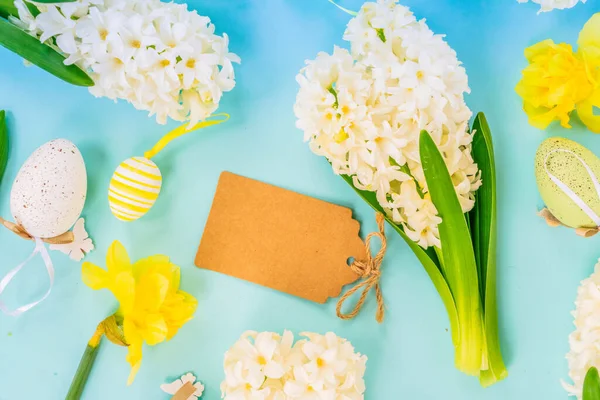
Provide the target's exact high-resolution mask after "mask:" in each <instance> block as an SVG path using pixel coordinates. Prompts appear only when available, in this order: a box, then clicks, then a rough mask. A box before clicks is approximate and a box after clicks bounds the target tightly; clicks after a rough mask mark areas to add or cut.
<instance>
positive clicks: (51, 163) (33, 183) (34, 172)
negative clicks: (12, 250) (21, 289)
mask: <svg viewBox="0 0 600 400" xmlns="http://www.w3.org/2000/svg"><path fill="white" fill-rule="evenodd" d="M86 193H87V176H86V170H85V163H84V162H83V157H82V156H81V153H80V152H79V149H77V146H75V145H74V144H73V143H71V142H70V141H68V140H66V139H56V140H52V141H50V142H48V143H46V144H44V145H43V146H41V147H39V148H38V149H37V150H36V151H34V152H33V154H32V155H31V156H30V157H29V158H28V159H27V161H25V163H24V164H23V166H22V167H21V170H20V171H19V173H18V174H17V177H16V179H15V181H14V183H13V186H12V191H11V193H10V209H11V212H12V215H13V218H14V219H15V222H16V223H17V224H19V225H21V226H22V227H23V228H25V230H26V231H27V232H28V233H29V234H30V235H32V236H35V237H39V238H43V239H46V238H52V237H55V236H59V235H62V234H63V233H65V232H67V231H68V230H69V229H71V227H72V226H73V224H75V222H76V221H77V218H79V216H80V215H81V212H82V211H83V205H84V204H85V197H86Z"/></svg>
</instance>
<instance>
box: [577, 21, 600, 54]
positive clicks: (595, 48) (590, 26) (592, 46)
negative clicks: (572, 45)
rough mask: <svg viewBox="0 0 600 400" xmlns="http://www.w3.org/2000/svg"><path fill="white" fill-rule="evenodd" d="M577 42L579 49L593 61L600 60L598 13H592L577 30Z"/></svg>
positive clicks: (599, 22)
mask: <svg viewBox="0 0 600 400" xmlns="http://www.w3.org/2000/svg"><path fill="white" fill-rule="evenodd" d="M577 44H578V45H579V49H580V51H583V52H584V53H585V54H586V55H587V56H588V57H589V58H591V59H592V60H593V61H595V62H598V61H600V13H596V14H594V15H592V17H591V18H590V19H589V20H588V21H587V22H586V23H585V25H584V26H583V29H582V30H581V32H579V39H578V40H577Z"/></svg>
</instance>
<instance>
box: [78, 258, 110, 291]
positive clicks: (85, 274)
mask: <svg viewBox="0 0 600 400" xmlns="http://www.w3.org/2000/svg"><path fill="white" fill-rule="evenodd" d="M81 278H82V280H83V283H85V284H86V285H87V286H89V287H90V288H92V289H94V290H99V289H104V288H106V287H107V278H108V273H107V272H106V270H104V269H102V268H100V267H98V266H97V265H94V264H92V263H90V262H87V261H86V262H84V263H83V265H82V266H81Z"/></svg>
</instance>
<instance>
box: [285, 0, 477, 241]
mask: <svg viewBox="0 0 600 400" xmlns="http://www.w3.org/2000/svg"><path fill="white" fill-rule="evenodd" d="M344 39H345V40H347V41H349V42H350V51H348V50H345V49H341V48H338V47H334V50H333V54H327V53H323V52H321V53H319V54H318V55H317V57H316V59H315V60H311V61H307V62H306V67H304V68H303V69H302V70H301V72H300V74H299V75H298V76H297V81H298V83H299V85H300V90H299V92H298V95H297V98H296V104H295V106H294V111H295V114H296V117H297V118H298V120H297V123H296V125H297V127H298V128H299V129H301V130H303V131H304V138H305V140H306V141H308V142H309V145H310V148H311V149H312V151H313V152H314V153H316V154H318V155H321V156H325V157H326V158H327V160H328V161H329V162H330V163H331V165H332V168H333V171H334V172H335V173H336V174H344V175H348V176H350V177H352V180H353V183H354V186H356V187H357V188H358V189H361V190H367V191H372V192H375V194H376V197H377V201H378V202H379V204H380V205H381V206H382V207H383V209H384V210H385V211H386V212H387V214H388V215H389V216H390V217H391V218H392V219H393V221H394V222H395V223H397V224H399V225H402V226H403V227H404V229H405V232H406V234H407V235H408V236H409V237H410V238H411V239H412V240H414V241H415V242H417V243H418V244H419V245H420V246H422V247H430V246H438V247H439V246H440V240H439V232H438V225H439V223H440V222H441V219H440V218H439V217H438V216H437V210H436V209H435V206H434V205H433V203H432V201H431V199H430V197H429V194H428V191H427V184H426V181H425V176H424V173H423V169H422V166H421V161H420V156H419V135H420V132H421V131H422V130H427V131H428V132H429V133H430V135H431V136H432V138H433V140H434V141H435V142H436V144H437V145H438V148H439V149H440V151H441V153H442V156H443V157H444V160H445V162H446V166H447V167H448V171H449V173H450V175H451V178H452V181H453V182H454V185H455V189H456V193H457V195H458V198H459V202H460V204H461V207H462V210H463V212H468V211H469V210H471V209H472V208H473V205H474V192H475V191H476V190H477V189H478V188H479V186H480V185H481V181H480V172H479V169H478V168H477V165H476V164H475V163H474V161H473V158H472V156H471V141H472V134H471V132H470V131H469V125H468V124H469V119H470V118H471V115H472V113H471V111H470V110H469V108H468V107H467V105H466V104H465V101H464V94H465V93H469V91H470V90H469V86H468V82H467V74H466V72H465V70H464V68H463V67H462V66H461V63H460V62H459V61H458V59H457V57H456V53H455V52H454V50H452V48H450V46H449V45H448V44H447V43H446V42H445V41H444V40H443V36H441V35H435V34H434V33H433V32H432V31H431V30H430V29H429V28H428V27H427V25H426V24H425V22H424V20H421V21H417V19H416V18H415V17H414V15H413V14H412V13H411V12H410V10H409V9H408V8H407V7H404V6H401V5H399V4H397V3H396V1H394V0H379V1H378V2H376V3H374V2H368V3H365V4H364V5H363V6H362V8H361V10H360V11H359V12H358V14H357V15H356V17H354V18H352V19H351V20H350V22H349V23H348V26H347V29H346V32H345V33H344Z"/></svg>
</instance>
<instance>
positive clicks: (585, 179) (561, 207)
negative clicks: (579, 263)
mask: <svg viewBox="0 0 600 400" xmlns="http://www.w3.org/2000/svg"><path fill="white" fill-rule="evenodd" d="M577 157H579V158H580V159H581V160H583V161H584V162H585V163H586V164H587V165H588V167H589V169H590V170H591V171H592V173H593V174H594V175H595V176H596V177H597V178H598V179H599V180H600V159H598V157H596V155H594V153H592V152H591V151H589V150H588V149H586V148H585V147H583V146H582V145H580V144H579V143H576V142H574V141H572V140H569V139H563V138H558V137H554V138H548V139H546V140H544V141H543V142H542V144H541V145H540V147H539V148H538V150H537V153H536V155H535V177H536V180H537V184H538V189H539V191H540V194H541V196H542V199H543V200H544V203H545V204H546V207H548V209H549V210H550V212H551V213H552V214H553V215H554V216H555V217H556V219H558V220H559V221H560V222H562V223H563V224H564V225H566V226H570V227H572V228H593V227H595V226H596V224H595V223H594V221H592V219H591V218H590V217H589V216H588V215H587V214H586V213H585V212H584V211H583V210H582V209H581V208H580V207H579V206H578V205H577V204H576V203H575V202H574V201H573V200H571V199H570V198H569V196H568V195H567V194H566V193H565V192H564V191H563V190H561V189H560V188H559V187H558V186H557V185H556V183H555V182H553V181H552V179H551V178H550V176H549V175H548V173H551V174H552V175H554V176H555V177H556V178H558V179H559V180H560V181H561V182H562V183H563V184H565V185H566V186H567V187H568V188H569V189H571V190H572V191H573V192H574V193H575V194H576V195H577V196H578V197H579V198H581V200H583V202H584V203H585V204H587V205H588V206H589V207H590V208H591V209H592V210H593V211H594V212H595V213H596V214H597V215H600V197H599V194H598V193H597V191H596V188H595V187H594V182H593V180H592V177H591V176H590V173H589V172H588V171H587V170H586V168H585V166H584V164H583V163H582V162H581V161H580V160H579V159H578V158H577Z"/></svg>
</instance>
